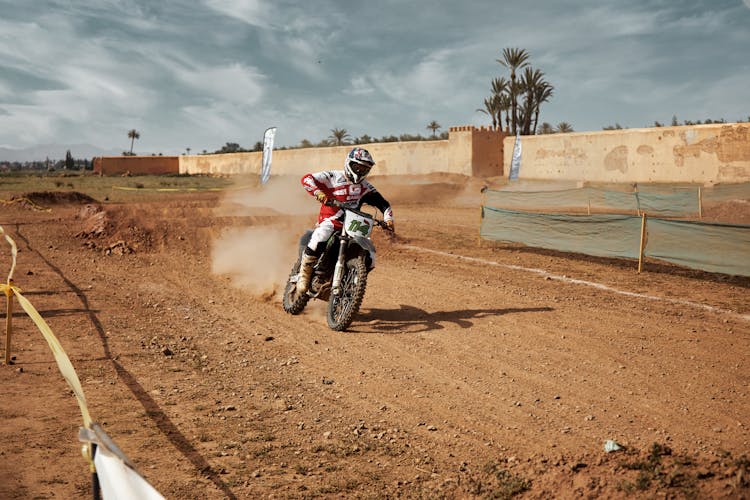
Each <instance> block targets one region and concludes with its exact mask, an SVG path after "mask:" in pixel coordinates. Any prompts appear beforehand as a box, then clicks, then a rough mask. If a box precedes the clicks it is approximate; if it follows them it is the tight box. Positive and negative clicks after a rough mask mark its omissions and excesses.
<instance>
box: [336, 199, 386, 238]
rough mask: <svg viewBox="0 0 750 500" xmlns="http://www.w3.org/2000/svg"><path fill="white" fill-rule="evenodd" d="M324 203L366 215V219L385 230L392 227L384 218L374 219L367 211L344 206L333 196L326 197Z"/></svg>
mask: <svg viewBox="0 0 750 500" xmlns="http://www.w3.org/2000/svg"><path fill="white" fill-rule="evenodd" d="M324 205H328V206H329V207H336V208H340V209H342V210H349V211H350V212H354V213H355V214H357V215H359V216H362V217H367V218H368V219H372V220H373V222H375V224H377V225H378V226H380V227H382V228H383V229H385V230H387V231H393V229H391V228H390V227H388V224H386V222H385V221H384V220H380V219H376V218H375V217H373V216H372V215H370V214H368V213H367V212H363V211H361V210H357V209H356V208H349V207H347V206H345V205H344V203H342V202H340V201H339V200H337V199H335V198H328V199H327V200H326V201H325V203H324Z"/></svg>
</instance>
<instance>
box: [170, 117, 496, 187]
mask: <svg viewBox="0 0 750 500" xmlns="http://www.w3.org/2000/svg"><path fill="white" fill-rule="evenodd" d="M502 139H503V134H502V132H499V131H495V130H488V129H485V128H475V127H471V126H467V127H452V128H451V129H450V131H449V132H448V140H437V141H414V142H386V143H376V144H364V145H363V147H365V148H366V149H367V150H369V151H370V153H372V155H373V157H374V158H375V162H376V166H375V170H373V173H374V174H376V175H407V174H428V173H434V172H446V173H455V174H464V175H476V176H485V177H493V176H500V175H503V170H502V158H503V151H502V147H503V140H502ZM351 149H352V146H337V147H329V148H307V149H283V150H274V152H273V163H272V165H273V166H272V170H271V174H272V175H303V174H305V173H307V172H315V171H319V170H332V169H340V168H343V167H344V158H346V155H347V153H348V152H349V151H350V150H351ZM261 158H262V154H261V153H260V152H257V153H232V154H220V155H194V156H181V157H180V173H187V174H230V175H231V174H256V175H257V174H259V173H260V169H261Z"/></svg>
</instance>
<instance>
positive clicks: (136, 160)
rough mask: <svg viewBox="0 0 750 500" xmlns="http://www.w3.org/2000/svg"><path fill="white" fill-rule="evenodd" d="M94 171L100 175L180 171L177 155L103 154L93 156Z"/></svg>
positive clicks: (155, 173)
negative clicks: (101, 155)
mask: <svg viewBox="0 0 750 500" xmlns="http://www.w3.org/2000/svg"><path fill="white" fill-rule="evenodd" d="M94 172H95V173H98V174H102V175H123V174H128V173H130V174H132V175H144V174H153V175H164V174H178V173H180V159H179V157H178V156H105V157H98V158H94Z"/></svg>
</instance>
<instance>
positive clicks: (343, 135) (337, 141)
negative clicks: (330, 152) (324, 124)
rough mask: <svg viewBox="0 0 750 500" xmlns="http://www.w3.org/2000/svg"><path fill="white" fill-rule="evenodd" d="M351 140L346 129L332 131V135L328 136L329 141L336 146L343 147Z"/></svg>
mask: <svg viewBox="0 0 750 500" xmlns="http://www.w3.org/2000/svg"><path fill="white" fill-rule="evenodd" d="M349 139H351V136H350V135H349V132H347V131H346V129H345V128H334V129H331V135H330V136H328V140H329V141H330V142H331V143H332V144H333V145H334V146H343V145H345V144H348V140H349Z"/></svg>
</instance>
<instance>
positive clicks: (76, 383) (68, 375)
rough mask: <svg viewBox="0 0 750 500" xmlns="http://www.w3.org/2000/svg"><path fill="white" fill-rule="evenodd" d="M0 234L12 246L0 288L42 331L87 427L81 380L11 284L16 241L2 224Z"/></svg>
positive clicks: (59, 345) (59, 346) (55, 339)
mask: <svg viewBox="0 0 750 500" xmlns="http://www.w3.org/2000/svg"><path fill="white" fill-rule="evenodd" d="M0 234H3V235H5V239H6V240H7V241H8V243H10V246H11V248H12V250H11V253H12V254H13V265H12V266H11V270H10V274H9V275H8V283H7V284H0V290H2V291H3V292H5V295H6V296H7V297H8V300H11V295H15V296H16V298H17V299H18V303H19V304H21V307H22V308H23V310H24V311H26V314H28V315H29V317H30V318H31V320H32V321H33V322H34V324H35V325H36V326H37V328H39V331H40V332H42V335H44V338H45V340H47V344H49V347H50V349H51V350H52V354H53V355H54V356H55V361H56V362H57V367H58V368H59V369H60V373H62V376H63V378H64V379H65V381H66V382H67V383H68V386H70V388H71V389H72V390H73V393H74V394H75V396H76V399H77V400H78V406H79V407H80V409H81V415H82V416H83V424H84V426H85V427H87V428H88V427H89V425H90V424H91V416H90V415H89V409H88V406H87V405H86V396H85V395H84V394H83V388H82V387H81V381H80V380H79V379H78V374H77V373H76V371H75V369H74V368H73V364H72V363H71V362H70V358H68V355H67V354H66V353H65V350H64V349H63V348H62V345H61V344H60V341H59V340H57V337H55V334H54V333H52V329H51V328H50V327H49V325H47V322H46V321H44V318H42V316H41V315H40V314H39V313H38V312H37V310H36V309H35V308H34V306H33V305H31V302H29V301H28V300H27V299H26V297H24V296H23V295H22V294H21V289H20V288H18V287H17V286H14V285H13V280H12V277H13V270H14V269H15V267H16V255H17V248H16V242H15V241H13V238H11V237H10V236H8V235H7V234H6V233H5V231H4V230H3V227H2V226H0Z"/></svg>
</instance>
